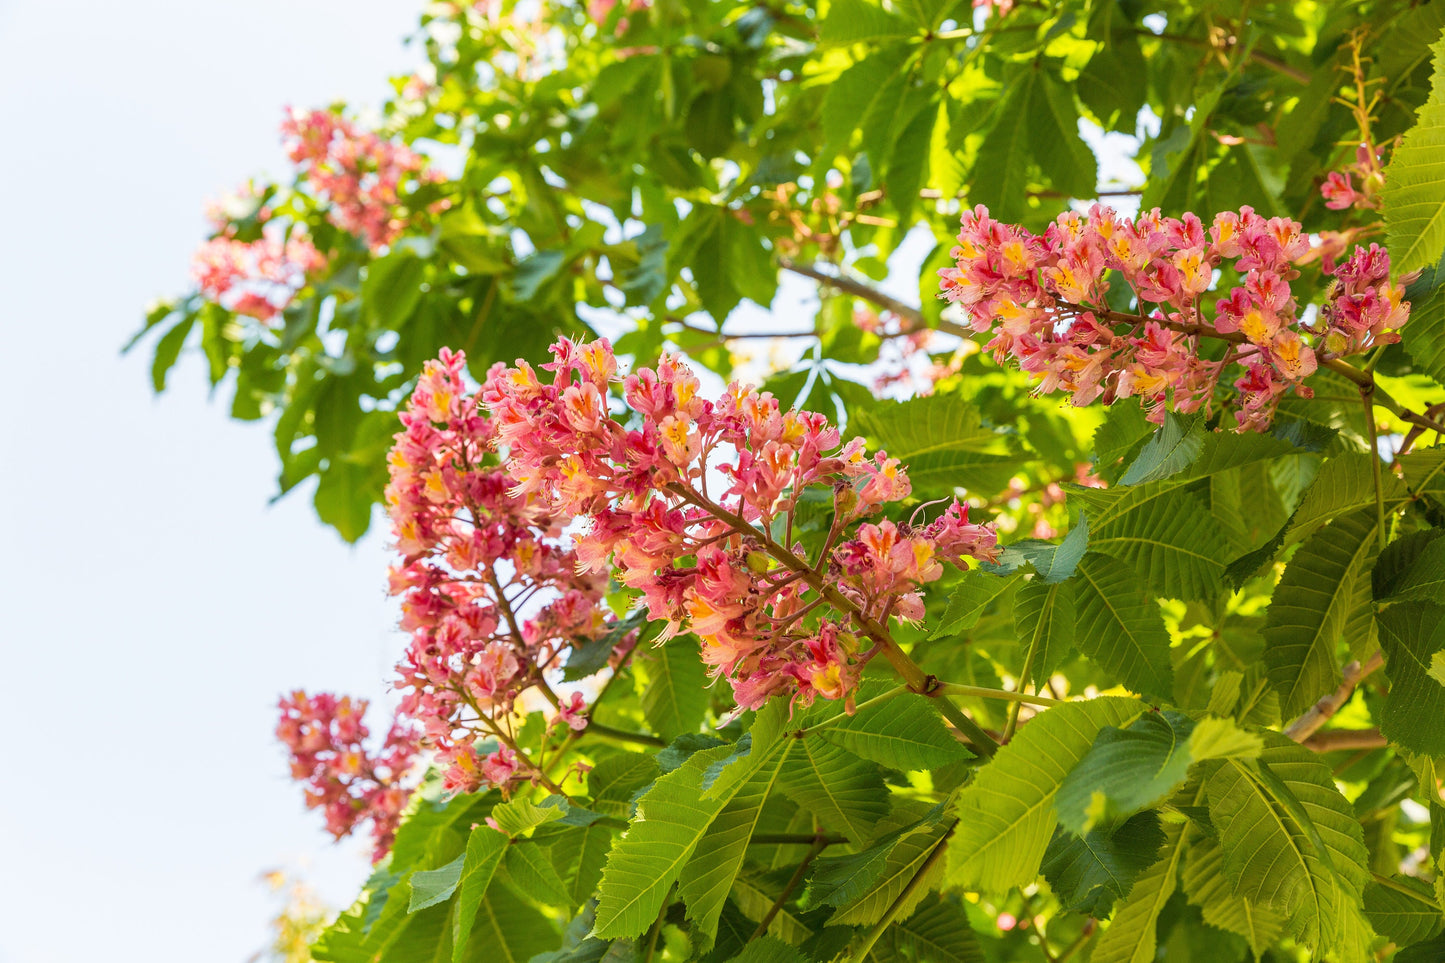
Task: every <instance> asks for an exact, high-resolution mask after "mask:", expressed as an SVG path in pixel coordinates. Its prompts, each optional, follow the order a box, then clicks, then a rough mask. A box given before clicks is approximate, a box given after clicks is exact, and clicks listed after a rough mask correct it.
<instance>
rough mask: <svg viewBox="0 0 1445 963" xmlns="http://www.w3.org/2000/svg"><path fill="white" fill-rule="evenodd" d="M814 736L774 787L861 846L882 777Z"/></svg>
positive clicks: (880, 800) (880, 799)
mask: <svg viewBox="0 0 1445 963" xmlns="http://www.w3.org/2000/svg"><path fill="white" fill-rule="evenodd" d="M1441 691H1442V692H1445V690H1441ZM913 701H919V700H913ZM895 702H896V700H895ZM895 708H896V706H895ZM827 731H829V730H824V732H827ZM822 735H823V733H819V736H822ZM819 736H805V737H804V738H802V739H794V740H792V741H791V745H790V749H791V751H790V752H789V753H788V756H787V758H788V765H787V769H786V770H785V771H784V773H783V776H782V779H781V780H780V782H779V785H780V787H781V788H782V790H783V792H784V793H786V794H787V796H788V798H789V799H791V800H793V801H794V802H795V803H797V804H798V805H799V806H802V807H803V808H804V809H805V810H807V811H808V812H810V813H812V814H813V816H814V818H816V819H817V821H818V824H819V825H821V826H822V827H823V828H824V829H827V830H830V831H833V832H840V833H842V834H843V835H845V836H847V837H848V840H849V841H850V842H852V843H855V844H857V843H861V842H863V841H864V840H866V839H868V838H869V837H871V836H872V835H873V827H874V826H875V825H876V824H877V823H878V821H879V820H880V819H882V818H883V817H884V816H886V815H888V790H887V789H886V788H885V787H884V785H883V774H882V773H881V772H880V771H879V769H878V766H877V765H876V764H874V763H870V762H864V761H863V760H862V759H859V758H858V757H857V756H854V755H853V754H852V753H850V752H848V751H846V750H844V749H842V748H839V747H838V746H837V745H834V744H832V743H830V742H826V741H824V740H823V739H822V738H819Z"/></svg>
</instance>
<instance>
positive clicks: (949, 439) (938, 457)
mask: <svg viewBox="0 0 1445 963" xmlns="http://www.w3.org/2000/svg"><path fill="white" fill-rule="evenodd" d="M856 417H857V423H858V427H859V428H861V429H862V430H863V431H865V432H866V433H867V434H868V435H869V436H871V437H872V438H874V439H876V440H877V442H878V444H879V446H880V447H882V448H884V449H886V450H887V452H888V454H889V455H890V456H891V457H893V458H897V459H899V460H900V461H902V462H903V464H905V465H906V466H908V480H909V481H910V482H911V483H912V485H913V493H914V494H915V495H918V496H931V495H944V494H949V493H952V492H953V491H954V489H956V488H960V487H962V488H966V489H968V490H969V491H980V492H990V493H991V492H996V491H998V490H1000V489H1002V488H1003V487H1004V486H1005V485H1006V484H1008V480H1009V478H1010V477H1011V476H1012V475H1013V474H1014V472H1015V471H1016V470H1017V468H1018V457H1017V456H1016V455H1013V454H1011V453H1010V450H1009V446H1008V443H1007V439H1006V438H1005V437H1004V436H1003V435H1000V434H998V433H997V432H995V431H993V430H991V429H989V428H986V427H984V425H983V419H982V416H981V415H980V414H979V412H978V409H977V408H975V407H973V406H972V405H970V404H969V403H968V402H966V401H964V400H963V399H962V398H961V397H959V396H958V395H946V394H938V395H929V396H928V397H924V398H914V399H911V400H909V401H904V402H896V401H895V402H885V403H880V404H879V406H878V407H876V408H869V409H865V410H862V411H859V412H857V415H856Z"/></svg>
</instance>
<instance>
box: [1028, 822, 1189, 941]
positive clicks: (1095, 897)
mask: <svg viewBox="0 0 1445 963" xmlns="http://www.w3.org/2000/svg"><path fill="white" fill-rule="evenodd" d="M1163 844H1164V831H1163V830H1162V829H1160V827H1159V815H1158V814H1157V813H1155V812H1152V811H1151V812H1142V813H1139V814H1138V815H1136V816H1134V817H1133V818H1131V819H1128V820H1126V821H1125V822H1123V823H1120V824H1119V825H1118V826H1114V827H1106V828H1100V829H1095V830H1092V831H1090V832H1088V833H1085V834H1084V835H1083V836H1075V835H1074V834H1072V833H1068V832H1064V831H1063V829H1062V827H1060V829H1059V830H1057V831H1056V832H1055V833H1054V838H1053V840H1052V841H1051V842H1050V843H1049V848H1048V849H1046V850H1044V859H1043V864H1042V869H1043V874H1044V876H1045V878H1047V879H1048V881H1049V886H1051V887H1052V888H1053V891H1054V895H1055V896H1056V897H1058V899H1059V901H1060V902H1061V903H1062V904H1063V905H1064V908H1065V909H1067V910H1068V911H1069V912H1073V913H1084V914H1086V915H1088V916H1092V917H1095V918H1096V919H1104V918H1106V917H1108V915H1109V913H1110V911H1111V910H1112V909H1113V906H1114V901H1115V900H1116V899H1119V898H1120V897H1122V896H1123V895H1124V894H1126V893H1128V892H1129V888H1130V887H1131V886H1133V885H1134V880H1135V879H1137V878H1138V876H1139V874H1140V873H1142V872H1143V871H1144V870H1145V869H1147V868H1148V867H1149V866H1151V865H1153V863H1154V859H1155V857H1156V856H1157V855H1158V853H1159V847H1160V846H1162V845H1163Z"/></svg>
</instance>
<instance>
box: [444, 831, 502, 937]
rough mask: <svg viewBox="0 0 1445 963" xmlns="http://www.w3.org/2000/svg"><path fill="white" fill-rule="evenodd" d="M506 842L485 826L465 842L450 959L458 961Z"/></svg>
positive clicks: (500, 859)
mask: <svg viewBox="0 0 1445 963" xmlns="http://www.w3.org/2000/svg"><path fill="white" fill-rule="evenodd" d="M508 843H509V840H508V839H507V837H506V836H505V835H503V834H502V833H499V832H497V831H496V830H495V829H492V828H491V827H490V826H487V825H485V824H483V825H481V826H478V827H477V828H476V829H473V830H472V835H471V836H470V837H469V838H468V839H467V852H466V855H465V857H463V858H464V860H465V862H464V863H463V864H462V872H461V878H460V880H459V882H458V887H457V888H458V889H460V890H461V895H460V896H459V897H458V898H457V909H456V917H455V922H454V924H453V927H452V947H453V950H452V959H453V961H457V960H460V959H461V958H462V953H463V952H464V951H465V949H466V946H467V940H468V939H469V937H470V936H471V932H472V925H473V924H474V923H475V922H476V919H477V908H478V907H479V906H480V905H481V903H482V899H483V897H484V896H486V894H487V891H488V890H489V889H490V888H491V885H492V876H493V875H495V874H496V872H497V867H498V866H499V865H501V862H502V856H503V855H504V854H505V853H506V851H507V849H508Z"/></svg>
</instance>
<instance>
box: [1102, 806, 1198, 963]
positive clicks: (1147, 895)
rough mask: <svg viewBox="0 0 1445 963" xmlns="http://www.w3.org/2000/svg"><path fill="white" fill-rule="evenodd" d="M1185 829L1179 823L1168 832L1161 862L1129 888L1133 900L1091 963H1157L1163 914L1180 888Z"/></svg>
mask: <svg viewBox="0 0 1445 963" xmlns="http://www.w3.org/2000/svg"><path fill="white" fill-rule="evenodd" d="M1183 829H1184V827H1183V826H1182V825H1180V824H1178V823H1176V824H1173V825H1171V826H1169V827H1168V828H1166V830H1165V837H1164V845H1163V847H1162V849H1161V850H1160V852H1159V857H1158V859H1157V860H1156V861H1155V863H1154V865H1153V866H1151V867H1149V869H1148V870H1146V871H1145V872H1144V873H1143V875H1141V876H1139V877H1138V879H1136V880H1135V881H1134V885H1133V886H1131V887H1129V896H1128V897H1127V898H1126V899H1125V900H1124V903H1123V905H1122V906H1120V907H1119V911H1118V912H1117V913H1116V914H1114V919H1113V922H1111V923H1110V924H1109V928H1108V929H1106V930H1105V931H1104V935H1103V936H1101V937H1099V942H1098V943H1097V944H1096V945H1095V947H1094V953H1093V955H1092V956H1090V957H1089V963H1153V960H1154V951H1155V947H1156V946H1157V943H1158V937H1157V935H1156V929H1157V924H1158V922H1159V913H1160V911H1161V910H1163V909H1164V904H1165V903H1167V902H1168V901H1169V897H1171V896H1173V895H1174V890H1175V889H1176V888H1178V885H1179V882H1178V881H1179V863H1180V859H1181V857H1182V856H1183V854H1184V838H1183V837H1184V834H1183Z"/></svg>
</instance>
